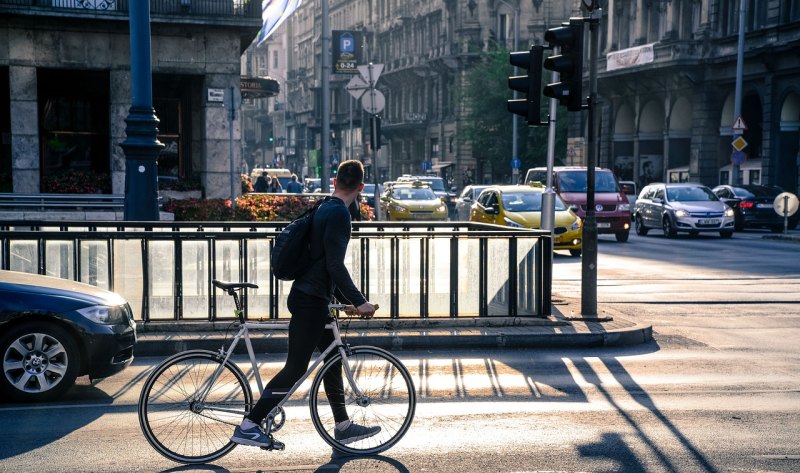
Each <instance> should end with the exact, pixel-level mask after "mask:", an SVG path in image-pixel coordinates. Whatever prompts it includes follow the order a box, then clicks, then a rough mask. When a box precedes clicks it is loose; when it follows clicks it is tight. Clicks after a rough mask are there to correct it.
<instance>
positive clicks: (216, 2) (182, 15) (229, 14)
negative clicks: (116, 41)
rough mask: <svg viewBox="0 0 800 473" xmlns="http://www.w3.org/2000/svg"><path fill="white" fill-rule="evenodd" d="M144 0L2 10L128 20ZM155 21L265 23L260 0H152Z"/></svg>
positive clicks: (32, 0) (27, 1)
mask: <svg viewBox="0 0 800 473" xmlns="http://www.w3.org/2000/svg"><path fill="white" fill-rule="evenodd" d="M131 1H140V0H0V14H3V15H8V14H13V15H23V16H50V17H73V18H94V19H109V20H120V19H122V20H124V19H127V17H128V5H129V4H130V2H131ZM150 15H151V19H152V21H153V22H154V23H158V22H172V23H175V22H178V23H204V24H206V23H222V24H224V23H231V20H233V22H234V23H236V24H241V23H242V22H243V20H245V21H246V23H245V24H246V25H248V26H250V25H252V26H260V25H261V1H260V0H150Z"/></svg>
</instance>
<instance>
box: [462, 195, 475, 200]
mask: <svg viewBox="0 0 800 473" xmlns="http://www.w3.org/2000/svg"><path fill="white" fill-rule="evenodd" d="M461 201H462V202H472V196H469V195H465V196H464V198H463V199H461Z"/></svg>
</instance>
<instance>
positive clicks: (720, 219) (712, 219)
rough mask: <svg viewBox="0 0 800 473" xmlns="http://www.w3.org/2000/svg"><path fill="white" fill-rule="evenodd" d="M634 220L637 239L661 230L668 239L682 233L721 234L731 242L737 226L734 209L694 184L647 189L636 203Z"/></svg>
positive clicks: (667, 185)
mask: <svg viewBox="0 0 800 473" xmlns="http://www.w3.org/2000/svg"><path fill="white" fill-rule="evenodd" d="M633 219H634V224H635V227H636V234H637V235H647V232H648V231H650V230H651V229H654V228H660V229H661V230H663V231H664V235H665V236H667V237H668V238H672V237H674V236H676V235H677V234H678V232H688V233H689V234H690V235H697V234H698V233H700V232H719V235H720V236H721V237H722V238H730V237H731V236H732V235H733V230H734V224H735V218H734V212H733V209H731V208H730V207H728V206H727V205H725V203H724V202H722V201H721V200H719V198H718V197H717V196H716V195H714V193H713V192H711V189H709V188H708V187H706V186H704V185H702V184H693V183H682V184H663V183H653V184H650V185H648V186H646V187H645V188H644V189H642V192H641V193H640V194H639V198H638V199H636V206H635V209H634V213H633Z"/></svg>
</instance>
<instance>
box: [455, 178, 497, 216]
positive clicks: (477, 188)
mask: <svg viewBox="0 0 800 473" xmlns="http://www.w3.org/2000/svg"><path fill="white" fill-rule="evenodd" d="M487 187H489V186H483V185H473V184H470V185H468V186H467V187H465V188H464V190H462V191H461V194H459V195H458V197H457V198H456V219H458V220H461V221H466V220H469V212H470V207H472V204H474V203H475V201H477V200H478V196H479V195H480V194H481V191H482V190H484V189H486V188H487Z"/></svg>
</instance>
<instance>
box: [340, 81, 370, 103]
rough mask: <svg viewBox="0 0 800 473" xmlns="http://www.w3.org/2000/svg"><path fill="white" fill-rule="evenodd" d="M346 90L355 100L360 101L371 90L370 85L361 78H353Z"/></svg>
mask: <svg viewBox="0 0 800 473" xmlns="http://www.w3.org/2000/svg"><path fill="white" fill-rule="evenodd" d="M345 89H347V91H348V92H350V95H352V96H353V98H354V99H356V100H358V99H360V98H361V96H362V95H364V92H366V90H367V89H369V85H367V83H366V82H364V79H362V78H361V77H360V76H353V77H352V78H351V79H350V82H348V83H347V85H346V86H345Z"/></svg>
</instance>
